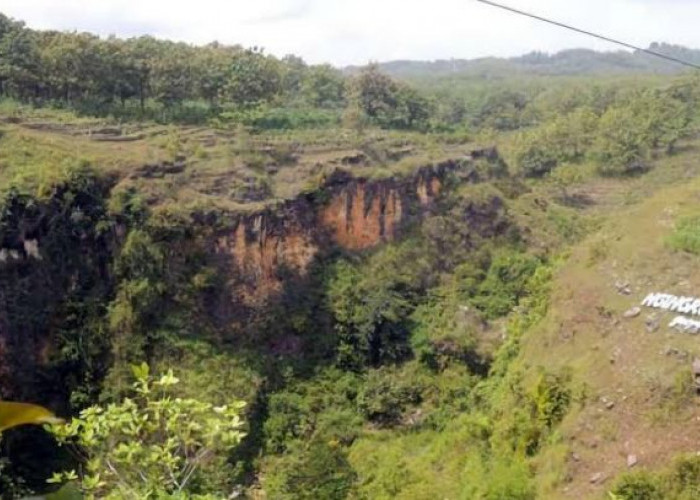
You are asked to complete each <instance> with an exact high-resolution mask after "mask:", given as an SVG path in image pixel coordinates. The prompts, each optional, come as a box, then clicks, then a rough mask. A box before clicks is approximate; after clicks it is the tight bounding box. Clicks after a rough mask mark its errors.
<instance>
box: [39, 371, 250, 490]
mask: <svg viewBox="0 0 700 500" xmlns="http://www.w3.org/2000/svg"><path fill="white" fill-rule="evenodd" d="M132 369H133V372H134V375H135V376H136V382H135V383H134V384H133V391H134V397H133V398H129V397H127V398H124V399H123V400H122V401H121V402H119V403H112V404H110V405H108V406H106V407H101V406H93V407H90V408H87V409H85V410H83V411H82V412H81V413H80V416H79V417H77V418H74V419H72V420H71V421H70V422H68V423H66V424H58V425H53V426H51V427H49V429H50V430H51V432H52V433H53V434H54V435H55V436H56V438H57V439H58V440H59V441H60V442H62V443H64V444H66V445H68V446H71V447H74V448H75V449H77V450H79V456H80V457H81V458H83V459H84V461H85V463H84V470H82V471H81V473H80V475H79V474H77V473H76V472H75V471H66V472H59V473H56V474H54V476H53V477H52V478H51V480H50V482H53V483H60V482H64V481H72V480H79V483H80V486H81V489H82V490H83V491H84V492H85V493H86V494H87V495H88V498H94V497H95V496H98V497H100V498H104V497H116V498H126V497H129V498H131V497H134V498H153V497H162V496H164V495H169V494H180V493H186V492H188V491H191V490H192V489H193V487H194V485H196V483H197V480H198V479H199V477H198V473H199V472H201V471H202V470H206V469H214V470H216V469H219V468H222V467H224V466H225V463H226V451H228V450H229V449H230V448H232V447H233V446H235V445H237V444H238V443H239V442H240V441H241V439H242V437H243V433H242V432H241V431H240V429H241V427H242V426H243V422H242V420H241V419H240V417H239V413H240V410H241V408H242V407H243V405H244V403H242V402H239V401H235V402H233V403H232V404H231V405H224V406H220V407H215V406H213V405H211V404H208V403H202V402H200V401H197V400H195V399H181V398H173V397H172V396H171V395H170V389H171V387H172V386H173V385H175V384H177V383H178V382H179V381H178V379H177V378H175V377H174V376H173V374H172V371H171V372H169V373H167V374H165V375H163V376H162V377H160V378H158V379H153V378H152V377H150V376H149V371H148V366H147V365H146V364H145V363H144V364H142V365H141V366H134V367H132ZM195 492H196V493H222V491H221V490H219V491H216V492H214V491H195Z"/></svg>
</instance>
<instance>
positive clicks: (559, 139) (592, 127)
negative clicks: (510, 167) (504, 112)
mask: <svg viewBox="0 0 700 500" xmlns="http://www.w3.org/2000/svg"><path fill="white" fill-rule="evenodd" d="M597 125H598V117H597V116H596V115H595V113H593V112H592V111H591V110H589V109H587V108H580V109H578V110H576V111H574V112H572V113H570V114H568V115H565V116H563V117H560V118H555V119H553V120H552V121H549V122H546V123H545V124H544V125H541V126H539V127H536V128H534V129H532V130H530V131H527V132H523V133H522V134H520V136H519V137H518V140H517V142H516V145H515V148H516V151H515V163H516V165H517V167H518V169H519V170H520V171H521V172H522V173H523V174H524V175H525V176H527V177H542V176H543V175H545V174H547V173H549V172H551V171H552V170H553V169H554V168H556V167H557V166H558V165H561V164H562V163H576V162H579V161H581V160H582V159H583V158H584V157H585V155H586V153H587V151H588V149H589V148H590V146H591V144H592V142H593V138H594V134H595V131H596V128H597Z"/></svg>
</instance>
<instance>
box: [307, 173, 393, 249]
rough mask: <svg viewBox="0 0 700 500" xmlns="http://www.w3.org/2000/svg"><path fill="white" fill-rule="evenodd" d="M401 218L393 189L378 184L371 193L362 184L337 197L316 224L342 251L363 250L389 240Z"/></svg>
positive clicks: (351, 187)
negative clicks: (343, 249)
mask: <svg viewBox="0 0 700 500" xmlns="http://www.w3.org/2000/svg"><path fill="white" fill-rule="evenodd" d="M402 217H403V206H402V200H401V197H400V196H399V194H398V192H397V189H396V188H393V187H387V186H382V185H379V186H377V187H376V188H375V189H372V190H370V189H368V186H367V182H366V181H362V182H358V183H357V184H354V185H351V186H349V187H348V188H347V189H343V190H342V191H341V192H340V193H338V194H336V195H335V196H334V197H333V198H332V199H331V201H330V203H328V205H326V206H325V207H323V208H322V210H321V211H320V213H319V223H320V225H321V227H323V228H325V229H326V230H327V231H328V232H329V233H330V234H331V237H332V238H333V241H334V242H335V243H336V244H338V245H340V246H341V247H342V248H345V249H348V250H362V249H365V248H370V247H373V246H375V245H377V244H378V243H380V242H383V241H390V240H392V239H393V238H394V237H395V236H396V230H397V227H398V226H399V224H400V223H401V222H402Z"/></svg>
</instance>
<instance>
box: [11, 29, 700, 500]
mask: <svg viewBox="0 0 700 500" xmlns="http://www.w3.org/2000/svg"><path fill="white" fill-rule="evenodd" d="M533 57H534V56H533ZM68 62H71V64H68ZM419 80H420V81H419ZM455 82H457V83H458V84H457V85H454V83H455ZM488 87H489V88H487V86H486V85H484V84H483V82H481V84H478V83H475V81H473V80H468V79H465V80H459V79H454V78H452V77H449V76H447V77H445V78H437V77H436V78H435V79H434V80H431V81H430V82H426V81H423V80H421V79H416V81H415V82H414V83H410V84H409V83H407V82H405V81H400V80H397V79H394V78H392V77H389V76H387V75H386V74H384V73H382V72H381V71H380V67H379V66H377V65H370V66H368V67H366V68H363V69H361V70H359V71H357V72H354V73H350V74H344V73H342V72H340V71H337V70H335V69H333V68H331V67H327V66H308V65H306V64H305V63H304V62H303V61H301V60H299V59H297V58H295V57H291V56H290V57H287V58H284V59H281V60H280V59H276V58H274V57H270V56H266V55H264V53H263V52H262V51H260V50H258V49H253V50H248V49H243V48H241V47H225V46H220V45H216V44H212V45H209V46H205V47H191V46H187V45H184V44H175V43H171V42H165V41H158V40H155V39H151V38H148V37H145V38H139V39H131V40H119V39H115V38H109V39H99V38H97V37H94V36H91V35H86V34H76V33H55V32H38V31H34V30H29V29H27V28H25V27H24V26H23V25H21V23H17V22H15V21H12V20H9V19H7V18H4V17H2V18H0V93H1V94H2V96H3V101H2V102H1V103H0V112H1V114H2V126H1V128H2V130H0V132H1V133H2V136H1V137H0V360H1V361H2V362H0V397H2V398H12V399H18V400H25V401H32V402H39V403H41V404H43V405H45V406H48V407H50V408H51V409H53V410H55V411H56V413H57V414H59V415H61V416H63V417H66V419H67V423H66V424H65V425H63V426H58V427H55V428H54V433H55V434H56V435H57V436H58V437H59V438H60V440H61V441H62V442H64V443H66V444H70V445H75V444H78V445H80V448H81V450H82V452H81V455H79V456H78V457H75V456H71V455H70V454H69V453H66V447H58V446H57V443H56V441H55V440H54V439H53V438H52V437H51V436H50V435H49V434H47V433H46V432H44V431H43V430H42V429H36V428H21V429H12V430H9V431H7V432H5V433H4V435H3V440H2V442H0V451H1V452H2V455H1V456H2V458H0V475H1V476H0V488H2V492H1V494H2V496H3V498H15V497H21V496H22V495H26V494H28V493H30V492H36V493H45V492H47V491H50V490H52V489H56V488H57V487H58V486H59V484H60V483H63V482H74V481H77V483H76V486H79V487H80V489H82V490H83V491H85V492H86V493H87V494H88V495H90V494H92V495H96V496H98V497H99V496H108V495H110V494H111V495H113V496H115V495H116V497H119V496H120V495H121V496H122V497H125V496H128V495H131V494H132V493H133V495H135V497H139V498H141V497H143V498H162V495H173V494H176V493H178V492H179V493H180V494H182V495H184V497H186V498H187V497H195V498H196V497H205V496H206V495H209V496H210V497H212V496H213V497H220V498H225V497H229V496H230V495H246V496H247V497H249V498H260V497H262V496H263V495H266V496H267V498H275V499H277V498H279V499H297V498H324V499H326V498H328V499H344V498H378V499H380V498H406V499H416V498H426V499H427V498H435V497H436V496H439V497H441V498H443V497H444V498H483V499H514V500H516V499H517V500H526V499H534V498H548V497H549V498H552V497H554V498H556V497H561V496H562V495H564V494H565V493H566V494H568V493H570V494H572V495H578V496H579V497H582V496H588V497H592V498H596V497H597V496H600V495H603V494H607V493H608V490H610V495H611V496H613V497H614V498H623V499H634V498H686V497H688V498H690V497H692V495H694V494H696V493H697V492H696V491H695V489H694V486H693V484H694V482H696V478H697V475H698V474H697V464H696V463H695V462H696V461H693V459H692V458H683V459H679V462H678V463H677V465H676V466H674V467H673V468H671V469H664V470H661V472H654V471H651V472H648V471H642V472H636V471H633V472H635V473H634V474H628V475H624V476H623V477H621V478H620V479H619V480H616V481H612V480H611V481H610V482H608V483H606V482H605V479H607V478H608V477H610V476H612V475H613V474H617V473H618V472H619V471H620V470H621V466H619V464H618V463H617V462H615V461H612V460H609V461H603V460H601V459H600V456H599V455H597V454H596V453H598V452H597V451H596V450H600V449H605V450H607V451H608V452H610V453H613V452H614V453H617V454H619V453H621V451H620V449H621V445H622V443H625V440H623V439H622V436H623V433H622V431H620V428H622V427H623V426H624V422H623V418H626V417H625V415H629V414H632V413H633V412H634V411H635V410H636V409H639V408H642V409H645V410H648V409H649V405H651V404H656V403H658V405H657V406H658V407H659V408H660V410H658V411H659V412H666V413H659V414H658V418H657V420H658V421H657V422H652V423H650V424H649V426H650V428H651V429H652V430H650V431H649V434H650V435H654V433H655V432H662V431H661V430H659V429H665V428H669V429H671V428H673V429H676V428H677V427H676V426H678V425H680V423H679V422H680V418H681V417H679V416H674V414H673V412H672V411H671V410H673V411H675V412H677V413H678V414H679V415H682V416H688V415H691V414H692V412H691V405H690V401H691V396H692V395H691V392H692V391H691V390H690V388H689V382H688V380H686V379H688V377H685V375H687V373H686V372H685V371H681V370H679V369H678V367H677V366H675V365H674V364H673V363H674V361H673V360H672V359H671V357H673V356H676V355H677V354H678V353H679V352H680V351H679V350H678V349H677V348H676V347H674V348H673V349H676V350H675V351H672V350H669V351H667V356H666V358H665V360H664V361H663V362H658V363H656V362H652V363H650V366H646V367H644V368H643V369H642V368H639V367H637V366H636V365H634V364H631V365H628V364H626V363H630V362H629V361H627V360H626V359H627V358H625V357H624V356H622V355H621V353H622V352H623V351H624V349H623V347H622V345H623V341H624V342H625V343H634V345H635V348H636V349H639V352H638V353H637V354H639V355H640V356H642V359H645V360H646V359H652V356H653V355H656V354H658V351H659V349H661V348H663V346H660V345H658V344H659V342H666V341H667V340H666V339H663V340H658V339H656V338H652V337H645V338H644V339H643V341H639V342H637V341H629V340H625V339H628V337H629V335H631V333H632V329H633V325H635V324H636V323H634V321H636V320H635V319H634V318H632V319H630V320H629V321H628V322H627V323H622V324H621V323H620V320H619V319H618V316H620V314H618V312H620V311H618V309H620V310H624V306H625V305H628V304H627V302H625V301H628V300H630V299H629V298H628V297H627V295H628V292H627V290H628V288H632V287H633V288H634V293H637V292H638V291H641V288H642V287H646V286H651V283H654V284H658V283H659V282H658V278H656V277H657V276H659V275H662V274H663V273H664V272H666V271H664V269H662V268H661V267H662V264H659V263H660V262H663V261H668V259H669V258H670V257H669V255H671V254H672V255H673V256H674V258H678V259H681V262H682V263H683V265H686V267H687V268H688V269H693V273H695V271H694V269H696V268H697V265H696V264H697V263H696V262H695V260H693V259H695V257H694V255H695V254H697V253H698V248H699V247H700V244H699V243H698V215H697V211H696V210H695V209H694V208H693V205H692V203H690V202H687V201H684V200H692V199H694V197H697V196H696V195H697V193H696V192H695V191H694V190H696V189H697V183H696V181H694V180H692V181H689V180H688V179H692V178H693V177H695V176H696V175H697V173H698V171H697V165H696V164H697V161H696V159H697V155H696V148H697V140H696V138H695V135H696V133H697V125H698V116H699V115H698V113H697V109H698V108H697V104H698V102H699V101H698V99H699V96H700V81H699V80H698V79H697V78H695V77H694V76H681V77H678V78H674V79H670V78H668V79H667V78H664V77H659V76H653V77H652V76H649V77H639V78H635V80H634V81H632V80H629V79H626V78H603V77H601V78H599V79H595V80H594V79H590V78H585V77H582V78H570V77H550V78H540V77H537V78H531V79H527V80H525V81H518V82H516V81H510V80H509V81H503V82H500V83H499V84H497V85H493V86H491V85H489V86H488ZM182 123H186V124H188V126H181V125H176V124H182ZM193 124H197V126H193ZM678 184H683V185H682V186H681V187H678ZM660 189H667V190H668V191H667V192H665V194H664V193H663V192H662V194H655V193H656V192H657V191H658V190H660ZM669 200H678V201H677V202H675V201H674V202H673V203H671V201H669ZM622 213H624V214H628V215H629V217H630V220H632V221H636V222H630V223H625V222H624V221H620V220H618V218H617V217H611V215H617V214H622ZM659 217H661V221H660V222H659V223H658V224H656V223H654V224H652V223H644V221H649V220H654V221H656V219H657V218H659ZM623 226H624V227H623ZM646 252H650V253H646ZM650 255H651V256H650ZM625 259H631V260H632V261H634V262H637V263H638V264H640V266H641V265H642V264H644V265H645V266H651V267H650V268H651V269H652V271H650V272H649V274H648V275H644V276H641V275H640V273H639V272H637V271H634V270H631V267H629V266H628V265H627V264H625V263H624V261H625ZM627 276H632V277H633V278H626V277H627ZM611 279H613V281H619V280H632V279H634V280H636V281H634V283H632V284H629V283H627V282H623V283H621V284H620V285H619V286H618V284H617V283H615V284H614V286H613V284H611V283H609V281H610V280H611ZM685 279H686V278H683V277H680V276H679V277H678V280H675V281H676V282H681V281H682V280H685ZM654 280H657V281H654ZM672 281H673V280H672V279H668V280H665V281H663V284H668V286H671V285H670V284H669V283H671V282H672ZM659 286H660V284H659ZM673 286H676V285H673ZM678 286H680V285H678ZM612 288H615V291H614V292H610V289H612ZM629 293H632V291H631V289H630V291H629ZM688 293H690V292H688ZM603 297H605V298H606V299H607V301H605V302H603V301H602V298H603ZM626 297H627V298H626ZM649 321H650V322H651V323H647V324H646V328H650V327H649V324H652V325H653V324H655V323H654V321H656V320H649ZM641 328H642V329H643V328H644V327H641ZM634 333H637V332H634ZM668 342H671V340H668ZM673 343H674V345H676V344H679V345H680V344H681V343H682V344H683V345H684V346H685V347H684V349H683V352H686V355H687V356H689V355H690V354H688V353H690V352H695V351H694V350H693V349H694V348H693V347H692V345H690V341H687V342H686V341H682V340H675V339H674V340H673ZM625 345H626V344H625ZM669 349H671V348H670V347H669ZM635 352H636V351H635ZM668 353H671V354H670V355H669V354H668ZM674 353H675V354H674ZM687 356H686V357H687ZM134 366H136V367H138V368H137V369H136V376H137V379H138V381H137V383H136V386H134V385H133V373H132V369H133V367H134ZM146 367H150V368H146ZM618 367H620V370H624V371H622V372H619V373H618V372H615V371H614V370H616V369H618ZM149 370H150V371H149ZM633 370H637V371H636V372H635V371H633ZM149 373H165V374H166V375H165V376H164V377H163V378H158V379H157V380H155V379H153V378H152V377H149ZM630 373H633V374H634V375H633V376H632V378H633V379H634V382H633V383H632V382H629V383H628V382H620V381H626V380H627V378H626V377H627V376H628V375H629V374H630ZM684 377H685V378H684ZM176 380H177V381H178V383H174V382H175V381H176ZM608 385H611V386H612V385H614V386H615V387H616V388H618V386H619V391H621V392H620V393H619V394H620V398H619V400H616V401H614V402H613V404H612V406H611V405H610V404H609V403H610V402H611V401H610V398H611V397H612V396H610V394H608V393H607V392H606V391H608V388H607V387H608ZM134 389H135V390H136V393H137V396H136V397H134ZM610 390H612V389H610ZM625 391H627V392H629V393H630V394H626V395H625V396H622V394H623V393H624V392H625ZM647 393H651V394H652V395H653V396H652V397H646V396H647ZM616 394H617V393H616ZM626 396H629V398H628V399H623V397H626ZM615 397H617V396H615ZM238 401H241V402H245V403H246V405H245V407H243V405H242V404H239V403H236V402H238ZM627 401H629V402H627ZM599 403H600V404H599ZM222 404H228V405H229V406H226V407H223V406H221V405H222ZM601 404H603V405H604V406H603V408H600V406H601ZM616 405H617V406H616ZM627 405H629V406H627ZM620 407H624V408H625V411H627V412H628V413H626V414H622V413H621V414H619V415H618V414H617V413H616V412H617V409H618V408H620ZM654 425H658V426H661V427H659V429H657V428H654V427H653V426H654ZM663 426H666V427H663ZM625 432H627V433H628V434H629V435H632V437H631V438H629V440H628V441H630V442H631V443H632V444H630V446H634V443H635V441H634V439H636V440H638V442H643V443H646V445H647V446H648V447H649V449H651V450H652V451H651V452H650V453H649V459H648V460H649V462H648V465H649V466H651V468H654V467H655V466H656V465H658V464H659V463H660V462H662V461H663V460H665V459H666V458H667V457H668V456H670V455H672V454H675V452H676V451H685V452H687V451H690V450H688V449H686V448H687V446H686V444H687V443H685V444H684V443H682V442H680V441H678V442H675V444H674V448H673V449H668V450H667V449H657V448H654V446H652V444H650V443H648V441H645V440H644V439H645V437H644V436H639V435H637V434H635V433H634V432H632V431H630V430H629V429H627V428H625ZM628 434H625V436H627V435H628ZM608 438H609V439H608ZM71 447H72V446H68V448H71ZM625 447H627V444H625ZM630 454H631V452H630ZM205 456H206V459H204V457H205ZM635 460H636V458H635ZM645 465H647V464H645ZM591 467H596V470H591V469H590V468H591ZM598 467H599V468H600V470H598V469H597V468H598ZM184 479H186V481H185V480H184ZM47 480H50V482H49V483H47ZM684 495H685V497H684Z"/></svg>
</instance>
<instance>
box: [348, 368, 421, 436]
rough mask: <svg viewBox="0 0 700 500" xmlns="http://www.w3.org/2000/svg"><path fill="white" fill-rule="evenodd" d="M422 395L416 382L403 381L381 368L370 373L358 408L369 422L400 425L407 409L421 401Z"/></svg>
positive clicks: (396, 375) (359, 398)
mask: <svg viewBox="0 0 700 500" xmlns="http://www.w3.org/2000/svg"><path fill="white" fill-rule="evenodd" d="M420 393H421V390H420V387H417V386H416V384H415V381H410V382H409V381H406V380H401V378H400V375H399V374H397V373H393V372H391V371H389V370H388V369H386V368H380V369H378V370H373V371H371V372H370V373H369V375H368V377H367V382H366V384H365V386H364V387H363V389H362V390H361V391H360V393H359V394H358V396H357V406H358V408H359V410H360V412H361V413H362V414H363V415H364V416H365V418H367V419H368V420H371V421H373V422H376V423H379V424H382V425H392V424H396V423H398V421H399V420H400V418H401V415H402V414H403V412H404V411H405V410H406V408H408V407H409V406H411V405H415V404H418V403H419V402H420V401H421V394H420Z"/></svg>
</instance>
